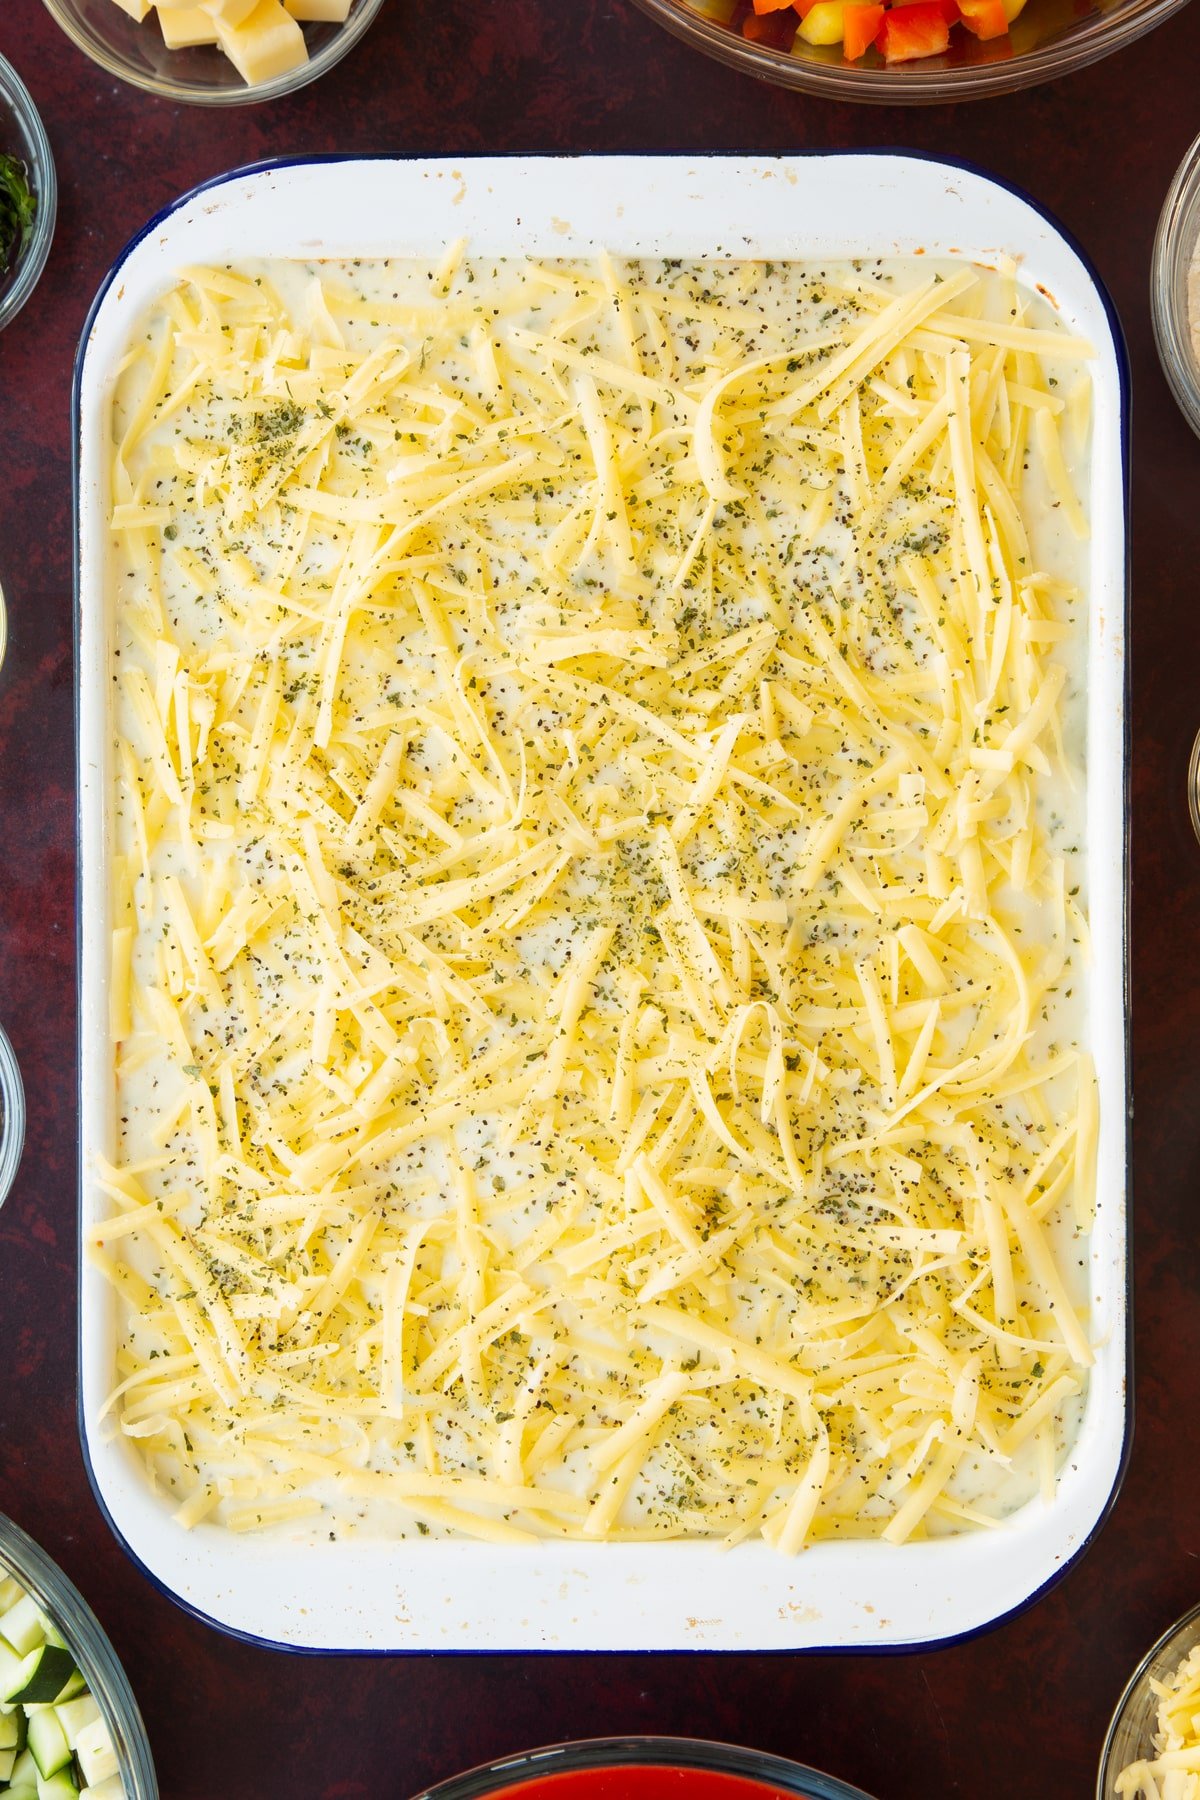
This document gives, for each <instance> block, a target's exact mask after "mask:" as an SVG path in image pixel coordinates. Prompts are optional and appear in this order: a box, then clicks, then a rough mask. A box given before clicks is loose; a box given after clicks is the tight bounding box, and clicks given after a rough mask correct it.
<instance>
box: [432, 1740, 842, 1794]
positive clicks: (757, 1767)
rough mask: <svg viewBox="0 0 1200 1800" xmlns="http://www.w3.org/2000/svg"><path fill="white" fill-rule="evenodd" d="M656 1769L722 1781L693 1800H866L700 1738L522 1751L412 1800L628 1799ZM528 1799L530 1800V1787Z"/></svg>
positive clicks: (813, 1775) (651, 1786)
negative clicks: (558, 1795)
mask: <svg viewBox="0 0 1200 1800" xmlns="http://www.w3.org/2000/svg"><path fill="white" fill-rule="evenodd" d="M635 1768H636V1769H647V1770H661V1771H663V1772H664V1773H665V1772H666V1771H668V1770H669V1771H671V1772H672V1773H675V1772H677V1771H682V1770H690V1771H693V1772H695V1773H696V1774H703V1775H710V1776H717V1777H722V1778H723V1779H722V1780H720V1782H719V1784H718V1783H714V1784H712V1786H710V1787H707V1788H703V1789H702V1788H700V1787H699V1786H697V1789H696V1790H695V1800H718V1797H719V1795H720V1793H721V1791H722V1790H724V1791H726V1792H727V1793H728V1795H729V1800H751V1797H752V1796H753V1795H755V1794H757V1795H760V1796H761V1800H779V1797H781V1796H784V1795H790V1794H794V1795H797V1796H802V1797H803V1800H870V1797H869V1796H868V1795H866V1794H864V1793H863V1792H862V1790H861V1788H856V1787H850V1786H849V1784H848V1783H847V1782H844V1781H839V1780H838V1779H837V1777H836V1776H834V1775H822V1774H821V1773H820V1771H819V1770H818V1769H808V1768H804V1767H803V1766H802V1765H801V1764H800V1763H794V1762H787V1761H785V1760H784V1758H783V1757H780V1756H767V1755H766V1754H765V1753H764V1752H762V1751H761V1750H742V1749H739V1748H738V1747H737V1746H736V1745H734V1744H708V1743H704V1742H702V1741H701V1740H700V1739H698V1738H669V1737H629V1738H587V1739H584V1740H583V1741H582V1742H579V1743H574V1744H551V1745H549V1746H547V1747H546V1748H545V1749H542V1750H527V1751H525V1752H524V1754H522V1755H520V1756H506V1757H502V1758H501V1759H500V1760H499V1761H498V1762H493V1763H486V1764H484V1765H483V1766H481V1767H480V1768H478V1769H469V1770H468V1771H467V1773H466V1774H465V1775H456V1776H455V1777H454V1779H453V1780H452V1781H443V1782H440V1783H439V1784H438V1786H437V1787H432V1788H426V1789H424V1790H423V1792H422V1793H421V1794H420V1795H419V1796H418V1797H417V1800H476V1796H479V1795H484V1794H505V1793H508V1792H509V1791H510V1790H512V1792H513V1794H514V1800H515V1796H516V1795H519V1794H521V1792H522V1790H523V1789H524V1788H525V1787H526V1786H527V1785H529V1784H532V1783H537V1789H538V1791H537V1795H536V1800H543V1792H544V1796H545V1800H551V1796H552V1795H553V1794H554V1791H555V1789H557V1788H560V1787H561V1790H562V1794H563V1800H618V1795H620V1796H627V1795H630V1793H631V1790H630V1787H629V1777H628V1771H629V1770H631V1769H635ZM618 1769H620V1770H623V1771H626V1773H625V1776H624V1778H623V1779H622V1780H621V1782H620V1784H619V1785H618V1784H616V1783H614V1784H612V1785H609V1784H606V1783H604V1782H603V1779H602V1778H603V1775H604V1773H605V1772H606V1771H611V1770H618ZM585 1774H590V1775H593V1776H596V1777H598V1778H599V1779H598V1780H597V1781H596V1782H595V1783H594V1784H593V1783H591V1782H588V1783H587V1784H586V1788H585V1786H584V1785H583V1784H582V1783H576V1782H573V1781H570V1780H567V1779H563V1778H564V1777H569V1776H572V1775H576V1776H582V1775H585ZM667 1791H669V1792H670V1793H671V1794H675V1793H676V1792H678V1794H679V1796H680V1800H689V1795H688V1788H687V1786H686V1785H684V1784H680V1786H679V1787H678V1788H676V1785H675V1783H674V1782H671V1783H670V1784H668V1783H666V1782H663V1781H661V1780H655V1781H652V1782H648V1783H647V1786H646V1792H645V1795H644V1796H638V1800H649V1796H650V1794H651V1793H653V1794H654V1796H655V1800H659V1797H660V1795H661V1794H662V1793H664V1792H667ZM529 1800H535V1797H534V1793H533V1790H532V1788H531V1789H530V1795H529Z"/></svg>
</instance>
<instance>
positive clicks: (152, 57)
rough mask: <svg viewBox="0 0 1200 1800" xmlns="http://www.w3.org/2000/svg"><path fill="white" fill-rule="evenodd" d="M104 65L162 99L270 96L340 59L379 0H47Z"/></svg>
mask: <svg viewBox="0 0 1200 1800" xmlns="http://www.w3.org/2000/svg"><path fill="white" fill-rule="evenodd" d="M45 4H46V7H47V9H48V11H49V12H50V13H51V14H52V16H53V17H54V18H55V19H57V21H58V23H59V24H60V25H61V26H62V28H63V30H64V31H65V32H66V34H67V36H68V37H69V38H71V39H72V40H73V41H74V42H75V43H76V44H77V45H78V46H79V48H80V49H81V50H83V51H85V52H86V53H87V55H88V56H90V57H91V58H92V60H93V62H96V63H99V65H100V67H101V68H102V69H106V70H107V71H108V72H109V74H110V75H117V76H119V77H120V78H121V80H122V81H128V82H132V84H133V85H134V87H140V88H145V89H146V90H147V91H148V92H149V93H152V94H159V95H161V96H162V97H163V98H164V99H167V100H185V101H191V102H192V103H194V104H196V105H199V106H240V105H244V104H246V103H247V102H249V101H256V100H273V99H276V98H278V96H279V95H281V94H289V93H291V92H292V90H293V89H294V88H299V87H303V86H304V85H305V84H306V83H307V82H309V81H315V80H316V79H317V77H318V75H323V74H324V73H325V71H326V69H331V68H332V67H333V65H334V63H336V62H340V61H341V59H342V57H343V56H345V55H346V53H347V51H348V50H350V49H352V48H353V46H354V45H355V44H356V43H357V42H358V40H359V38H360V37H362V35H363V33H364V32H365V31H366V30H367V28H368V26H369V25H370V24H371V21H372V20H373V19H374V17H375V15H376V13H377V12H378V11H379V8H380V7H381V6H382V5H383V0H45Z"/></svg>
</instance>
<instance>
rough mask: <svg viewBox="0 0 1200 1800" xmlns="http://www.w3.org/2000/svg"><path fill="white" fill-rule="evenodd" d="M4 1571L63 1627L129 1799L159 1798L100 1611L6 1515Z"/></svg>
mask: <svg viewBox="0 0 1200 1800" xmlns="http://www.w3.org/2000/svg"><path fill="white" fill-rule="evenodd" d="M0 1573H8V1574H12V1575H15V1576H16V1578H17V1580H18V1581H19V1582H20V1583H21V1586H22V1587H23V1588H24V1589H25V1590H26V1592H27V1593H29V1594H32V1595H33V1597H34V1599H35V1600H36V1601H37V1603H38V1605H39V1606H40V1607H41V1609H42V1611H43V1612H44V1613H45V1614H46V1616H47V1618H48V1619H50V1621H51V1623H52V1624H54V1625H55V1626H57V1628H58V1630H59V1631H60V1632H61V1634H62V1636H63V1637H64V1638H65V1640H66V1644H67V1648H68V1649H69V1650H70V1652H71V1654H72V1655H73V1656H74V1658H75V1661H76V1662H77V1664H78V1665H79V1669H80V1673H81V1674H82V1675H83V1678H84V1680H85V1681H86V1682H87V1684H88V1688H89V1689H90V1691H91V1694H92V1698H93V1699H94V1700H95V1702H96V1704H97V1706H98V1707H99V1708H100V1711H101V1712H102V1713H103V1715H104V1720H105V1723H106V1724H107V1726H108V1729H109V1734H110V1736H111V1737H112V1741H113V1745H114V1748H115V1749H116V1752H117V1761H118V1763H119V1764H120V1771H121V1780H122V1782H123V1783H124V1786H125V1800H158V1781H157V1779H156V1778H155V1774H154V1763H153V1760H152V1759H151V1756H150V1744H149V1741H148V1739H147V1737H146V1727H145V1726H144V1725H143V1724H142V1715H141V1713H140V1712H139V1711H138V1706H137V1701H136V1700H135V1699H134V1697H133V1690H132V1689H131V1688H130V1686H129V1683H128V1681H127V1680H126V1679H125V1671H124V1670H123V1669H122V1667H121V1665H120V1663H119V1662H118V1661H117V1655H116V1651H115V1650H114V1649H113V1647H112V1645H111V1644H110V1643H109V1641H108V1639H107V1638H106V1637H105V1635H104V1632H103V1631H102V1630H101V1628H100V1625H99V1622H98V1621H97V1619H96V1615H95V1614H94V1613H93V1612H92V1610H91V1608H90V1607H89V1606H88V1604H87V1602H86V1601H85V1600H84V1599H83V1597H82V1596H81V1595H80V1593H79V1592H78V1590H77V1589H76V1588H75V1587H74V1586H73V1585H72V1583H71V1582H69V1581H68V1580H67V1578H66V1576H65V1575H64V1574H63V1572H62V1570H61V1569H60V1568H59V1567H58V1564H57V1563H54V1562H51V1560H50V1558H49V1557H48V1556H47V1555H46V1552H45V1551H44V1550H42V1549H40V1548H39V1547H38V1545H37V1544H35V1543H34V1541H33V1539H32V1538H31V1537H29V1536H27V1535H26V1533H25V1532H23V1531H22V1530H21V1527H20V1526H19V1525H14V1524H13V1522H12V1520H11V1519H8V1518H5V1516H4V1514H3V1513H0Z"/></svg>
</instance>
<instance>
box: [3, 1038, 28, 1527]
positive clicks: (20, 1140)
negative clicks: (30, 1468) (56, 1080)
mask: <svg viewBox="0 0 1200 1800" xmlns="http://www.w3.org/2000/svg"><path fill="white" fill-rule="evenodd" d="M24 1148H25V1087H24V1083H23V1082H22V1080H21V1071H20V1069H19V1068H18V1066H17V1059H16V1056H15V1054H14V1052H13V1047H12V1045H11V1044H10V1043H9V1041H8V1034H7V1033H6V1032H5V1031H4V1029H3V1027H0V1206H3V1205H4V1202H5V1201H6V1200H7V1199H8V1190H9V1188H10V1187H11V1186H12V1184H13V1180H14V1178H15V1176H16V1173H17V1169H18V1168H19V1167H20V1163H21V1152H22V1150H23V1149H24ZM2 1550H3V1540H0V1551H2Z"/></svg>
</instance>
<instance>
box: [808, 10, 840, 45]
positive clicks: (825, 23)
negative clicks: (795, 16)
mask: <svg viewBox="0 0 1200 1800" xmlns="http://www.w3.org/2000/svg"><path fill="white" fill-rule="evenodd" d="M797 36H798V37H802V38H803V39H804V41H805V43H806V44H840V43H841V41H842V0H817V4H816V5H815V6H814V7H813V8H812V10H811V12H810V13H809V14H808V17H807V18H805V19H801V21H800V30H799V32H798V33H797Z"/></svg>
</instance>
